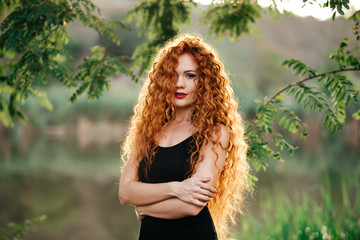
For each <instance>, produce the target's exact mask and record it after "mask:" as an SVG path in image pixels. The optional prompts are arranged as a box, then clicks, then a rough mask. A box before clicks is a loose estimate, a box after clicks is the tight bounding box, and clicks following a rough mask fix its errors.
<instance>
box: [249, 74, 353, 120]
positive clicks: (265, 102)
mask: <svg viewBox="0 0 360 240" xmlns="http://www.w3.org/2000/svg"><path fill="white" fill-rule="evenodd" d="M346 71H360V69H359V68H357V67H353V68H343V69H338V70H334V71H330V72H325V73H321V74H316V75H315V76H312V77H307V78H304V79H301V80H300V81H297V82H295V83H291V84H289V85H288V86H286V87H284V88H282V89H280V90H279V91H278V92H277V93H275V94H274V95H273V96H272V97H271V98H268V99H267V100H266V101H264V104H263V105H268V104H271V103H272V102H273V101H274V99H275V98H276V97H277V96H279V95H280V94H281V93H283V92H285V91H286V90H288V89H289V88H291V87H293V86H296V85H300V84H302V83H304V82H307V81H309V80H312V79H315V78H318V77H324V76H327V75H332V74H336V73H339V72H346ZM258 118H259V115H258V113H256V116H255V117H254V119H253V120H252V122H254V121H255V120H257V119H258Z"/></svg>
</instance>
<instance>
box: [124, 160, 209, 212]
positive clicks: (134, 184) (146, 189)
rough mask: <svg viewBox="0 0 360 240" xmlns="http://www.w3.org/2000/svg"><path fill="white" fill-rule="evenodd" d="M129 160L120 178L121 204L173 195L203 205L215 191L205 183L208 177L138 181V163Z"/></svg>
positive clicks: (151, 201) (149, 201)
mask: <svg viewBox="0 0 360 240" xmlns="http://www.w3.org/2000/svg"><path fill="white" fill-rule="evenodd" d="M130 160H131V159H130ZM130 160H129V162H128V164H127V165H126V167H125V169H124V172H123V174H122V176H121V180H120V186H119V199H120V202H121V204H129V205H134V206H145V205H150V204H155V203H158V202H161V201H164V200H167V199H170V198H174V197H175V198H179V199H181V200H182V201H184V202H188V203H190V204H194V205H198V206H203V204H204V202H206V201H208V200H209V199H210V198H211V197H212V196H213V193H214V192H215V188H214V187H213V186H211V185H209V184H207V182H209V181H210V180H211V179H210V178H209V177H201V178H200V177H192V178H190V179H186V180H184V181H182V182H167V183H157V184H151V183H143V182H140V181H139V178H138V174H137V171H138V164H136V163H135V161H130Z"/></svg>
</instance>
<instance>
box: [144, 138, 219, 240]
mask: <svg viewBox="0 0 360 240" xmlns="http://www.w3.org/2000/svg"><path fill="white" fill-rule="evenodd" d="M192 140H193V136H190V137H188V138H187V139H185V140H183V141H182V142H180V143H178V144H176V145H174V146H171V147H161V146H158V150H157V152H156V154H155V156H154V160H153V163H152V165H151V166H150V170H149V172H148V178H147V177H146V175H145V169H146V166H145V161H144V159H143V160H142V161H141V162H140V164H139V179H140V181H141V182H146V183H164V182H171V181H183V180H185V179H186V178H187V177H188V174H189V170H190V163H189V159H190V155H191V152H190V151H191V149H192V144H193V142H192ZM170 239H171V240H177V239H178V240H192V239H194V240H216V239H217V235H216V231H215V227H214V223H213V220H212V218H211V215H210V212H209V209H208V208H207V207H204V208H203V209H202V210H201V211H200V213H199V214H198V215H197V216H189V217H184V218H179V219H171V220H170V219H161V218H155V217H150V216H146V217H145V218H144V219H143V220H142V221H141V226H140V235H139V240H170Z"/></svg>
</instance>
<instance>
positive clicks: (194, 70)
mask: <svg viewBox="0 0 360 240" xmlns="http://www.w3.org/2000/svg"><path fill="white" fill-rule="evenodd" d="M188 72H194V73H196V71H195V70H186V71H184V73H188Z"/></svg>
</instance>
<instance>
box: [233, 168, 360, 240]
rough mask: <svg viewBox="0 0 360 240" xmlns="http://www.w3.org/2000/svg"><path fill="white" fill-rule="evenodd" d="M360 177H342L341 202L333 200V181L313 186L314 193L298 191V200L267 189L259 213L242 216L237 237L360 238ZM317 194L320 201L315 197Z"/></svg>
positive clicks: (260, 201) (262, 197) (261, 198)
mask: <svg viewBox="0 0 360 240" xmlns="http://www.w3.org/2000/svg"><path fill="white" fill-rule="evenodd" d="M358 170H359V169H358ZM355 175H358V174H355ZM358 177H359V176H354V175H347V176H346V177H344V178H343V179H342V181H341V191H340V192H341V196H340V199H341V200H340V202H337V201H334V199H333V198H334V194H333V193H332V192H331V186H330V184H326V185H325V186H318V187H317V188H316V189H313V191H312V195H309V193H307V192H301V193H300V194H296V197H295V200H291V199H290V198H289V197H287V196H286V195H285V194H281V193H280V194H277V195H274V194H272V193H271V192H266V193H264V194H263V195H261V196H260V199H259V204H260V207H259V208H260V209H259V211H260V212H261V214H260V216H259V217H256V216H254V215H251V214H250V213H249V214H246V215H245V216H242V217H241V220H240V221H239V222H240V225H241V231H240V233H241V234H240V235H239V236H236V237H235V239H279V240H281V239H284V240H285V239H286V240H288V239H360V222H359V216H360V191H359V190H360V185H359V181H358ZM327 182H329V181H327ZM314 190H316V191H314ZM318 194H320V196H321V197H320V201H318V200H317V199H316V198H315V197H312V196H314V195H318Z"/></svg>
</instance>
